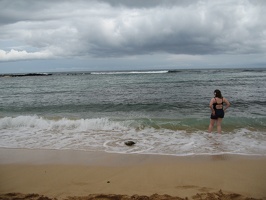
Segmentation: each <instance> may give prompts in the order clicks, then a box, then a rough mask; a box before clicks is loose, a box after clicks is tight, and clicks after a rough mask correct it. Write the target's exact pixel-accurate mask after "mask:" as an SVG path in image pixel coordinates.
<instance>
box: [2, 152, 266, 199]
mask: <svg viewBox="0 0 266 200" xmlns="http://www.w3.org/2000/svg"><path fill="white" fill-rule="evenodd" d="M0 177H1V180H0V194H6V193H23V194H31V193H37V194H40V195H45V196H48V197H50V198H57V199H64V198H66V197H68V196H86V195H89V194H120V195H134V194H138V195H148V196H150V195H153V194H155V193H157V194H159V195H163V194H168V195H171V196H178V197H181V198H185V197H188V199H192V196H193V195H196V194H202V193H215V192H216V193H217V192H219V191H220V190H221V191H222V192H223V193H228V194H230V193H231V194H234V193H237V194H240V195H242V196H243V197H253V198H258V199H266V191H265V188H266V156H244V155H227V154H223V155H212V156H211V155H204V156H196V155H194V156H169V155H151V154H145V155H141V154H115V153H105V152H87V151H76V150H31V149H5V148H0Z"/></svg>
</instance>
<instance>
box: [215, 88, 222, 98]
mask: <svg viewBox="0 0 266 200" xmlns="http://www.w3.org/2000/svg"><path fill="white" fill-rule="evenodd" d="M214 95H215V97H218V98H223V96H222V93H221V91H220V90H214Z"/></svg>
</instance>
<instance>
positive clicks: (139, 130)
mask: <svg viewBox="0 0 266 200" xmlns="http://www.w3.org/2000/svg"><path fill="white" fill-rule="evenodd" d="M215 89H220V90H221V91H222V95H223V96H224V97H226V98H227V99H228V100H229V101H230V103H231V107H230V108H229V109H228V110H227V112H226V114H225V118H224V120H223V125H222V129H223V132H222V134H218V133H217V132H216V127H215V128H214V132H213V133H211V134H210V133H208V132H207V129H208V125H209V120H210V113H211V112H210V109H209V102H210V100H211V98H212V97H213V91H214V90H215ZM265 107H266V69H265V68H264V69H218V70H217V69H197V70H161V71H119V72H65V73H52V75H49V76H48V75H47V76H19V77H4V76H2V77H0V148H22V149H24V148H25V149H58V150H64V149H72V150H82V151H104V152H112V153H125V154H133V153H135V154H160V155H176V156H187V155H205V154H208V155H217V154H241V155H264V156H265V155H266V109H265ZM126 141H134V142H135V143H136V144H135V145H134V146H130V147H129V146H126V145H125V144H124V143H125V142H126Z"/></svg>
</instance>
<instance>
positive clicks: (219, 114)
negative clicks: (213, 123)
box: [211, 109, 224, 119]
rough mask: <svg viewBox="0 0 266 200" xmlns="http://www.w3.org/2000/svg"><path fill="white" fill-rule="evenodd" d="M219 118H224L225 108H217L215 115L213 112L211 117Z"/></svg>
mask: <svg viewBox="0 0 266 200" xmlns="http://www.w3.org/2000/svg"><path fill="white" fill-rule="evenodd" d="M218 118H224V110H223V109H218V110H215V115H212V114H211V119H218Z"/></svg>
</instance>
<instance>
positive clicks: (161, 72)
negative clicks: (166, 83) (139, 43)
mask: <svg viewBox="0 0 266 200" xmlns="http://www.w3.org/2000/svg"><path fill="white" fill-rule="evenodd" d="M164 73H168V71H167V70H161V71H116V72H91V74H95V75H96V74H164Z"/></svg>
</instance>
